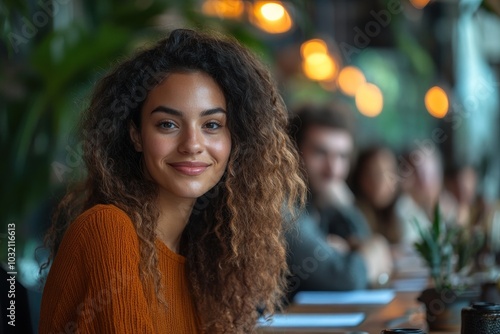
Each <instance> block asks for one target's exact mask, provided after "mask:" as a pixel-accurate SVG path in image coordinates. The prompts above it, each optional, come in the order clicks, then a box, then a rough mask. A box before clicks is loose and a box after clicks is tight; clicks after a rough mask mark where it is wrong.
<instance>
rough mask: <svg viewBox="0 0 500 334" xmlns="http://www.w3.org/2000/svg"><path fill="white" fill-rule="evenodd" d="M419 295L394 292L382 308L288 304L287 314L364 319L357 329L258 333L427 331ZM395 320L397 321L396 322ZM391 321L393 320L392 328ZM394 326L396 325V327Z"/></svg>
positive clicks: (374, 333) (269, 329) (434, 333)
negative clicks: (359, 315)
mask: <svg viewBox="0 0 500 334" xmlns="http://www.w3.org/2000/svg"><path fill="white" fill-rule="evenodd" d="M419 294H420V292H397V293H396V297H395V298H394V299H393V300H392V301H391V302H390V303H389V304H387V305H383V306H362V305H357V306H354V305H353V306H338V305H321V306H303V305H293V304H292V305H290V306H289V307H288V309H287V310H286V312H289V313H351V312H364V313H365V315H366V318H365V320H364V321H363V322H362V323H361V324H360V325H359V326H357V327H354V328H352V327H350V328H329V329H326V328H325V329H298V328H286V329H285V328H283V329H277V328H265V327H262V328H259V330H258V333H263V334H264V333H293V334H297V333H316V334H318V333H329V334H334V333H339V334H341V333H343V334H348V333H352V334H357V333H356V332H359V333H360V334H361V333H362V332H366V333H369V334H380V332H381V331H382V329H385V328H420V329H424V330H426V329H427V324H426V322H425V307H424V306H423V305H422V304H421V303H420V302H418V301H417V296H418V295H419ZM396 320H400V321H398V322H396ZM390 321H394V322H393V324H392V325H391V323H390ZM396 323H397V324H396ZM428 333H429V334H459V332H446V333H444V332H428Z"/></svg>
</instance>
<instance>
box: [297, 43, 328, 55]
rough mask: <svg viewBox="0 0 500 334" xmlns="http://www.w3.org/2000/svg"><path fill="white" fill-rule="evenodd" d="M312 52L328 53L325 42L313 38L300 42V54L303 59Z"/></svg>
mask: <svg viewBox="0 0 500 334" xmlns="http://www.w3.org/2000/svg"><path fill="white" fill-rule="evenodd" d="M313 53H325V54H326V53H328V47H327V45H326V42H325V41H324V40H322V39H319V38H315V39H310V40H308V41H305V42H304V43H302V45H301V46H300V54H301V55H302V58H304V59H305V58H307V56H309V55H312V54H313Z"/></svg>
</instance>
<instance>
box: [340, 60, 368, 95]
mask: <svg viewBox="0 0 500 334" xmlns="http://www.w3.org/2000/svg"><path fill="white" fill-rule="evenodd" d="M337 80H338V84H339V87H340V90H341V91H342V92H343V93H344V94H345V95H348V96H355V95H356V91H357V90H358V88H359V87H360V86H361V85H363V84H364V83H365V82H366V79H365V76H364V74H363V72H361V70H360V69H359V68H357V67H355V66H346V67H344V68H343V69H342V71H340V73H339V77H338V79H337Z"/></svg>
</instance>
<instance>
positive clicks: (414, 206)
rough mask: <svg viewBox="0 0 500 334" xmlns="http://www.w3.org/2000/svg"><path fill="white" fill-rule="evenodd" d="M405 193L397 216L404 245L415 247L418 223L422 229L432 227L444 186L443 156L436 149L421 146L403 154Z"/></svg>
mask: <svg viewBox="0 0 500 334" xmlns="http://www.w3.org/2000/svg"><path fill="white" fill-rule="evenodd" d="M398 167H399V177H400V182H401V189H402V193H401V196H400V198H399V200H398V202H397V203H396V214H397V216H398V217H399V219H400V220H401V222H402V228H403V231H402V232H403V233H402V236H403V239H402V240H401V242H402V243H404V244H406V245H408V246H411V247H413V244H414V243H415V241H417V240H419V238H420V237H419V233H418V229H417V227H416V226H415V222H417V223H418V224H419V225H420V226H421V227H422V228H427V227H429V226H430V225H431V221H432V218H433V216H434V207H435V205H436V203H437V202H438V201H439V197H440V194H441V190H442V187H443V168H442V162H441V154H440V152H439V150H438V148H437V147H436V146H430V147H418V148H415V149H412V150H409V151H407V152H406V153H404V154H403V155H402V158H401V161H400V163H399V166H398Z"/></svg>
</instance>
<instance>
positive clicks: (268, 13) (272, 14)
mask: <svg viewBox="0 0 500 334" xmlns="http://www.w3.org/2000/svg"><path fill="white" fill-rule="evenodd" d="M260 12H261V14H262V17H264V18H265V19H266V20H268V21H278V20H281V19H282V18H283V17H284V16H285V8H284V7H283V5H281V4H278V3H274V2H270V3H266V4H264V5H262V7H260Z"/></svg>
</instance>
